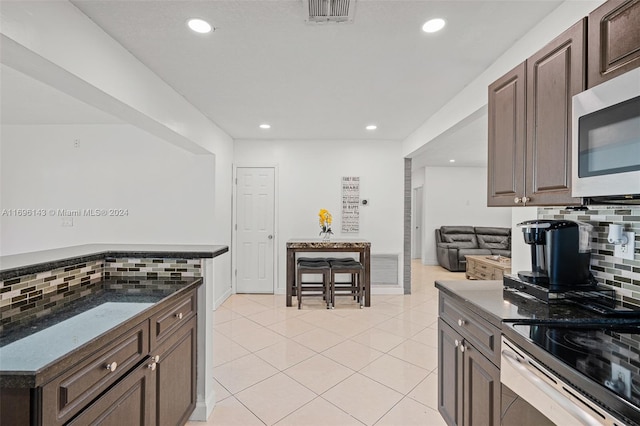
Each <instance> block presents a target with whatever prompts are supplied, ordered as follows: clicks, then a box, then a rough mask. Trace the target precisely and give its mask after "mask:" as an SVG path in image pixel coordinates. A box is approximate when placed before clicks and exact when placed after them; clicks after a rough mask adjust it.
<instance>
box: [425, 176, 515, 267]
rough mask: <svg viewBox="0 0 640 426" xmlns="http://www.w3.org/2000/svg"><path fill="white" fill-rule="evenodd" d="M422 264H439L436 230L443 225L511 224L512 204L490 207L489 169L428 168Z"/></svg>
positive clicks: (508, 225) (507, 225) (509, 225)
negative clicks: (488, 191) (488, 194)
mask: <svg viewBox="0 0 640 426" xmlns="http://www.w3.org/2000/svg"><path fill="white" fill-rule="evenodd" d="M423 188H424V189H423V198H424V200H423V211H424V226H423V230H424V235H423V239H422V241H423V243H422V244H423V245H422V263H423V264H425V265H437V264H438V260H437V257H436V243H435V229H436V228H439V227H441V226H443V225H464V226H504V227H511V208H510V207H487V169H486V168H483V167H425V169H424V186H423Z"/></svg>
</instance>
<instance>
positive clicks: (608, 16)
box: [587, 0, 640, 88]
mask: <svg viewBox="0 0 640 426" xmlns="http://www.w3.org/2000/svg"><path fill="white" fill-rule="evenodd" d="M588 43H589V67H588V75H587V85H588V87H589V88H591V87H593V86H597V85H598V84H600V83H602V82H604V81H607V80H609V79H611V78H613V77H616V76H618V75H620V74H624V73H625V72H627V71H630V70H632V69H634V68H637V67H640V0H609V1H608V2H606V3H604V4H603V5H602V6H600V7H598V8H597V9H596V10H594V11H593V12H591V13H590V14H589V40H588Z"/></svg>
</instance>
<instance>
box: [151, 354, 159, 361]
mask: <svg viewBox="0 0 640 426" xmlns="http://www.w3.org/2000/svg"><path fill="white" fill-rule="evenodd" d="M151 359H152V360H153V362H160V355H156V356H154V357H152V358H151Z"/></svg>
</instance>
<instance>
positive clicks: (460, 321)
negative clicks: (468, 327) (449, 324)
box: [458, 318, 467, 327]
mask: <svg viewBox="0 0 640 426" xmlns="http://www.w3.org/2000/svg"><path fill="white" fill-rule="evenodd" d="M466 323H467V322H466V321H465V320H463V319H462V318H460V319H459V320H458V325H459V326H460V327H462V326H463V325H465V324H466Z"/></svg>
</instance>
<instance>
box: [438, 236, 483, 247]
mask: <svg viewBox="0 0 640 426" xmlns="http://www.w3.org/2000/svg"><path fill="white" fill-rule="evenodd" d="M442 239H443V240H444V242H446V243H456V247H458V248H478V240H477V238H476V236H475V235H474V234H445V235H443V236H442Z"/></svg>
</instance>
